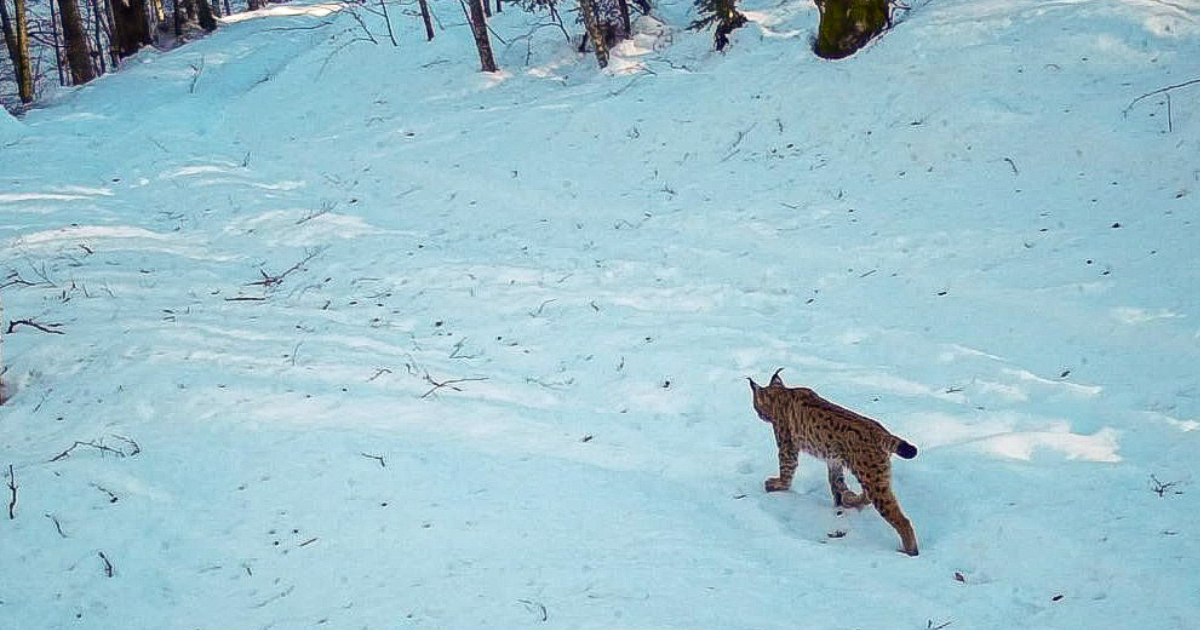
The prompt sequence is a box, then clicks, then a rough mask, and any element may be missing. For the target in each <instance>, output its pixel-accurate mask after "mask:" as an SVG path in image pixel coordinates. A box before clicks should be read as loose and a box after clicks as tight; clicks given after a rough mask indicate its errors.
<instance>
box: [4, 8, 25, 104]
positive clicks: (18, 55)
mask: <svg viewBox="0 0 1200 630" xmlns="http://www.w3.org/2000/svg"><path fill="white" fill-rule="evenodd" d="M6 2H7V0H0V26H2V28H3V29H4V43H5V44H6V45H7V46H8V58H9V59H11V60H12V64H13V71H14V72H15V73H16V75H17V77H16V78H17V95H18V96H20V98H21V102H22V103H32V102H33V66H32V65H31V64H30V62H29V27H28V26H27V23H26V21H25V0H13V13H15V14H16V15H15V16H10V15H9V13H8V5H7V4H6ZM14 17H15V18H16V19H15V21H14V19H13V18H14Z"/></svg>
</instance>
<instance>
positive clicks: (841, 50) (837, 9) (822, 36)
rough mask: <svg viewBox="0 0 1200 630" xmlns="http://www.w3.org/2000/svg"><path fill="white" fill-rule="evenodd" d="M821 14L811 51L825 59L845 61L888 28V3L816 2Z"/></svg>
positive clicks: (883, 0) (854, 0)
mask: <svg viewBox="0 0 1200 630" xmlns="http://www.w3.org/2000/svg"><path fill="white" fill-rule="evenodd" d="M816 3H817V8H818V9H820V11H821V22H820V24H819V25H818V27H817V41H816V46H815V47H814V49H815V51H816V53H817V55H819V56H821V57H824V58H826V59H841V58H843V57H848V56H850V55H852V54H854V53H855V52H857V51H858V50H859V49H860V48H862V47H863V46H866V45H867V42H869V41H871V38H873V37H875V36H876V35H879V34H880V33H882V32H883V31H884V30H886V29H887V27H888V19H889V17H888V0H816Z"/></svg>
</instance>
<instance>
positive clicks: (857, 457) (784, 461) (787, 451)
mask: <svg viewBox="0 0 1200 630" xmlns="http://www.w3.org/2000/svg"><path fill="white" fill-rule="evenodd" d="M780 371H781V370H776V371H775V374H774V375H772V376H771V382H770V383H769V384H768V385H767V386H766V387H761V386H759V385H758V384H757V383H755V382H754V380H753V379H751V380H750V389H751V391H752V392H753V393H754V411H756V412H758V417H760V418H762V419H763V420H764V421H765V422H768V423H770V424H771V425H772V426H773V427H774V428H775V443H776V444H777V445H778V446H779V476H778V477H771V478H770V479H767V481H766V484H765V485H766V490H767V492H779V491H783V490H787V489H788V488H791V486H792V476H793V475H794V474H795V472H796V462H797V458H798V457H799V454H800V452H802V451H803V452H805V453H808V454H809V455H812V456H813V457H819V458H821V459H823V460H825V462H826V464H827V465H828V467H829V490H830V492H832V493H833V503H834V505H837V506H839V507H848V508H862V507H865V506H866V505H867V504H868V503H870V504H872V505H874V506H875V509H876V510H878V511H879V514H880V515H881V516H883V518H884V520H886V521H887V522H888V523H889V524H890V525H891V526H892V527H894V528H895V529H896V532H897V533H898V534H900V543H901V546H902V548H903V551H904V552H905V553H907V554H908V555H910V556H915V555H917V535H916V533H915V532H913V528H912V524H911V523H910V522H909V520H908V517H906V516H905V515H904V512H902V511H900V503H899V502H898V501H897V500H896V495H894V494H892V481H891V469H892V468H891V466H892V462H891V457H892V454H893V453H895V454H897V455H899V456H900V457H903V458H904V459H912V458H913V457H916V456H917V447H915V446H913V445H912V444H909V443H908V442H905V441H904V440H902V439H900V438H898V437H896V436H895V435H892V434H891V433H889V432H888V430H887V429H885V428H883V425H881V424H879V423H878V422H876V421H874V420H872V419H870V418H868V417H866V416H862V415H859V414H857V413H854V412H853V411H850V410H849V409H845V408H843V407H840V406H838V405H835V404H834V403H832V402H829V401H828V400H825V399H824V398H821V397H820V396H818V395H817V393H816V392H814V391H813V390H811V389H808V388H807V387H787V386H786V385H784V384H783V379H781V378H779V372H780ZM843 466H844V467H846V468H849V469H850V472H852V473H854V476H855V477H857V478H858V481H859V483H860V484H861V485H862V490H863V491H862V493H861V494H857V493H855V492H852V491H851V490H850V489H849V488H848V487H847V486H846V480H845V477H844V476H843V472H842V469H843Z"/></svg>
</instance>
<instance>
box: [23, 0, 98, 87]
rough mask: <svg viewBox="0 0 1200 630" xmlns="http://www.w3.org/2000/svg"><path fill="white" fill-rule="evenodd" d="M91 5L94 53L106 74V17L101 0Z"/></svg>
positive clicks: (94, 0) (96, 0) (94, 1)
mask: <svg viewBox="0 0 1200 630" xmlns="http://www.w3.org/2000/svg"><path fill="white" fill-rule="evenodd" d="M0 1H2V0H0ZM91 7H92V22H93V23H94V24H95V26H96V37H95V39H94V40H93V41H94V42H95V44H96V50H95V53H94V54H95V55H96V61H99V62H100V68H99V71H100V72H99V74H104V73H105V72H108V68H107V67H106V64H105V62H104V53H103V52H101V51H103V50H104V46H103V42H102V41H101V39H100V35H101V32H102V31H103V30H104V22H103V20H104V17H103V16H102V15H101V14H100V0H92V1H91ZM93 67H95V64H93Z"/></svg>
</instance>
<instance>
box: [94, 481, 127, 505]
mask: <svg viewBox="0 0 1200 630" xmlns="http://www.w3.org/2000/svg"><path fill="white" fill-rule="evenodd" d="M92 487H93V488H95V489H97V490H99V491H100V492H103V493H104V494H107V495H108V502H109V503H116V502H117V501H120V500H121V498H120V497H118V496H117V493H115V492H113V491H112V490H109V489H108V488H105V487H104V486H102V485H100V484H96V483H94V484H92Z"/></svg>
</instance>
